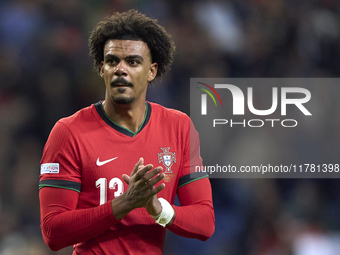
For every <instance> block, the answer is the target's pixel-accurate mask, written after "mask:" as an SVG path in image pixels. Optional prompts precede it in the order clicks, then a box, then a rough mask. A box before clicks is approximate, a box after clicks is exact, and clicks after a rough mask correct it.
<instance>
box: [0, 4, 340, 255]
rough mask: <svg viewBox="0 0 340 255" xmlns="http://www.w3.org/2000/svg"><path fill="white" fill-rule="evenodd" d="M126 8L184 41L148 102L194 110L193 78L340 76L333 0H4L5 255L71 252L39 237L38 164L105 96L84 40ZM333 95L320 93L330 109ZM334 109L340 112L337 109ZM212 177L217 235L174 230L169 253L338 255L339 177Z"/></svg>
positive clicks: (0, 137)
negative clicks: (65, 128) (68, 125)
mask: <svg viewBox="0 0 340 255" xmlns="http://www.w3.org/2000/svg"><path fill="white" fill-rule="evenodd" d="M131 8H134V9H138V10H139V11H141V12H143V13H145V14H146V15H148V16H150V17H152V18H156V19H158V21H159V23H160V24H161V25H163V26H164V27H165V28H166V30H167V31H168V32H169V33H170V34H171V35H172V37H173V40H174V41H175V44H176V46H177V53H176V56H175V61H174V64H173V66H172V69H171V71H170V72H169V73H168V74H167V75H166V76H165V77H164V78H163V79H162V80H159V81H156V82H155V84H154V85H151V87H150V88H149V91H148V96H147V99H148V100H149V101H153V102H157V103H160V104H162V105H164V106H167V107H171V108H175V109H179V110H181V111H184V112H186V113H188V114H189V105H190V104H189V85H190V78H191V77H206V78H212V77H276V78H280V77H339V75H340V2H339V1H336V0H300V1H294V0H224V1H223V0H211V1H209V0H205V1H200V0H196V1H195V0H183V1H171V0H157V1H151V0H128V1H126V0H111V1H109V0H67V1H52V0H2V1H1V2H0V254H5V255H11V254H22V255H45V254H47V255H48V254H61V255H63V254H70V248H66V249H64V250H61V251H59V252H56V253H53V252H51V251H49V250H48V248H47V247H46V245H45V244H44V243H43V241H42V238H41V232H40V227H39V225H40V218H39V217H40V214H39V201H38V181H39V170H40V165H39V161H40V158H41V156H42V150H43V146H44V144H45V142H46V139H47V137H48V134H49V132H50V130H51V128H52V127H53V125H54V123H55V122H56V121H57V120H58V119H60V118H62V117H65V116H69V115H71V114H73V113H74V112H76V111H77V110H79V109H81V108H83V107H85V106H88V105H90V104H92V103H95V102H97V101H99V100H101V99H103V98H104V94H105V86H104V83H103V81H102V80H101V78H100V77H99V76H98V74H97V73H96V72H95V71H91V70H92V60H91V59H90V57H89V53H88V46H87V41H88V37H89V35H90V32H91V30H92V29H93V28H94V26H95V25H96V24H97V23H98V22H99V21H100V20H101V19H102V18H103V17H105V16H107V15H110V14H111V13H112V12H113V11H125V10H128V9H131ZM336 92H339V91H336ZM320 95H322V90H320ZM338 95H339V94H337V93H332V92H329V94H326V95H324V100H325V104H326V103H329V102H334V101H337V100H335V98H336V97H337V96H338ZM327 97H332V98H327ZM333 97H334V98H333ZM329 108H330V109H333V111H334V112H333V115H332V117H334V118H339V117H337V115H338V114H337V113H336V110H340V107H339V105H337V107H333V106H332V105H330V106H329ZM338 122H339V123H338V126H337V127H339V126H340V120H339V121H338ZM338 130H340V129H338ZM332 131H333V133H331V135H332V138H331V139H334V140H339V135H340V132H339V131H336V129H335V128H333V129H332ZM311 132H313V130H311ZM264 137H265V135H264ZM234 142H235V143H236V144H237V140H234ZM286 142H287V143H289V142H292V143H294V144H296V146H298V148H299V151H304V150H307V151H308V146H310V144H309V143H308V141H307V140H306V139H305V140H304V139H302V140H301V141H296V140H295V141H290V140H288V141H286ZM226 146H227V144H226ZM333 149H334V148H325V149H324V150H320V155H318V156H319V157H320V158H323V157H325V158H327V155H328V154H329V151H331V152H332V153H336V152H335V151H334V150H333ZM203 157H204V155H203ZM306 157H307V159H308V155H307V156H306ZM311 159H312V158H311ZM211 182H212V188H213V199H214V205H215V213H216V231H215V234H214V235H213V237H212V238H211V239H209V240H208V241H207V242H200V241H197V240H190V239H185V238H181V237H178V236H175V235H174V234H172V233H170V232H168V234H167V239H166V244H165V254H179V255H180V254H215V255H218V254H231V255H241V254H242V255H244V254H247V255H286V254H287V255H313V254H323V255H336V254H340V253H339V250H340V247H339V246H340V217H339V215H340V185H339V182H340V180H338V179H315V180H309V179H236V180H232V179H212V180H211ZM198 224H199V223H198Z"/></svg>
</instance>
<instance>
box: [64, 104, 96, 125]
mask: <svg viewBox="0 0 340 255" xmlns="http://www.w3.org/2000/svg"><path fill="white" fill-rule="evenodd" d="M94 111H95V107H94V105H91V106H88V107H85V108H83V109H81V110H79V111H77V112H76V113H74V114H72V115H71V116H68V117H65V118H62V119H60V120H58V122H57V124H62V125H63V126H65V127H68V128H69V129H72V128H75V127H80V126H82V125H84V124H86V123H87V122H89V121H90V120H91V119H93V118H94V117H95V115H94V114H93V113H94Z"/></svg>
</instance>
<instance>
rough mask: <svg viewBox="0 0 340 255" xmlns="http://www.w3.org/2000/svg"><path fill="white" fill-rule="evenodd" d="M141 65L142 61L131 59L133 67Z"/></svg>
mask: <svg viewBox="0 0 340 255" xmlns="http://www.w3.org/2000/svg"><path fill="white" fill-rule="evenodd" d="M139 64H140V61H139V60H137V59H131V60H130V65H131V66H137V65H139Z"/></svg>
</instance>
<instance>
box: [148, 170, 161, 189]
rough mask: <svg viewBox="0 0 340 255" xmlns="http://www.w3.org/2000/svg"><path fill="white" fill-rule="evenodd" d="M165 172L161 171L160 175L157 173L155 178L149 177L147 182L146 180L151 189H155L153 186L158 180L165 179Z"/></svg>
mask: <svg viewBox="0 0 340 255" xmlns="http://www.w3.org/2000/svg"><path fill="white" fill-rule="evenodd" d="M164 176H165V175H164V174H163V173H161V174H159V175H157V176H156V177H155V178H153V179H149V180H148V181H147V182H146V185H147V186H148V188H149V189H151V190H152V189H153V186H154V185H156V184H157V183H158V182H160V181H161V180H163V179H164Z"/></svg>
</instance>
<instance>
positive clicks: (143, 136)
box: [39, 10, 215, 255]
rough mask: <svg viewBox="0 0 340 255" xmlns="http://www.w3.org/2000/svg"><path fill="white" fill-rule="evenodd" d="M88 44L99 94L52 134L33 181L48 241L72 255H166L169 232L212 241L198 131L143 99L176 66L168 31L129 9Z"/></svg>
mask: <svg viewBox="0 0 340 255" xmlns="http://www.w3.org/2000/svg"><path fill="white" fill-rule="evenodd" d="M89 46H90V53H91V56H92V57H93V59H94V66H95V69H96V70H97V71H98V72H99V74H100V76H101V77H102V78H103V80H104V83H105V87H106V94H105V100H103V101H100V102H98V103H96V104H93V105H91V106H89V107H87V108H84V109H82V110H80V111H78V112H77V113H75V114H74V115H72V116H70V117H67V118H63V119H61V120H59V121H58V122H57V123H56V124H55V126H54V127H53V129H52V131H51V133H50V135H49V138H48V140H47V142H46V145H45V147H44V151H43V156H42V159H41V170H40V183H39V188H40V191H39V198H40V207H41V208H40V209H41V210H40V211H41V229H42V235H43V239H44V241H45V242H46V244H47V245H48V246H49V247H50V248H51V249H52V250H59V249H61V248H64V247H66V246H70V245H74V246H73V248H74V252H73V254H135V255H136V254H162V253H163V246H164V239H165V232H166V229H168V230H170V231H172V232H174V233H176V234H178V235H181V236H184V237H190V238H197V239H200V240H206V239H208V238H209V237H210V236H211V235H212V234H213V232H214V229H215V218H214V209H213V203H212V195H211V186H210V182H209V179H208V178H206V177H207V176H201V175H197V173H192V174H190V169H191V168H192V167H193V166H194V165H201V164H202V159H201V157H200V155H199V140H198V134H197V132H196V130H195V129H194V127H193V125H192V123H191V121H190V119H189V117H188V116H187V115H185V114H184V113H181V112H179V111H176V110H172V109H167V108H165V107H163V106H160V105H158V104H155V103H152V102H148V101H146V91H147V87H148V84H149V83H150V82H152V81H153V80H154V79H155V78H156V77H160V76H161V75H163V74H164V73H165V72H166V71H167V70H168V69H169V67H170V65H171V63H172V59H173V54H174V51H175V46H174V43H173V41H172V40H171V37H170V36H169V35H168V33H167V32H166V31H165V30H164V28H163V27H162V26H160V25H159V24H158V23H157V21H156V20H153V19H150V18H148V17H147V16H145V15H143V14H141V13H139V12H137V11H134V10H131V11H128V12H125V13H115V14H114V15H112V16H111V17H107V18H105V19H104V20H103V21H101V22H99V23H98V25H97V26H96V27H95V29H94V30H93V31H92V33H91V36H90V39H89ZM190 129H191V132H190ZM190 140H191V142H190ZM191 172H192V171H191ZM176 194H177V195H178V199H179V201H180V204H181V206H175V205H173V203H174V200H175V196H176Z"/></svg>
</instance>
